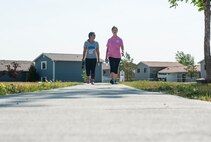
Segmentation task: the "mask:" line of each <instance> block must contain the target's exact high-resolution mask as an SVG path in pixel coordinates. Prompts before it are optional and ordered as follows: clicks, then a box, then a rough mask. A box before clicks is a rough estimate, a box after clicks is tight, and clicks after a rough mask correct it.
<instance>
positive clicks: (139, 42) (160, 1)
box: [0, 0, 204, 63]
mask: <svg viewBox="0 0 211 142" xmlns="http://www.w3.org/2000/svg"><path fill="white" fill-rule="evenodd" d="M113 25H115V26H117V27H118V28H119V33H118V35H119V36H120V37H121V38H122V39H123V41H124V45H125V51H127V52H128V53H129V54H131V56H132V57H133V58H134V62H135V63H138V62H139V61H175V53H176V51H184V52H185V53H189V54H191V55H193V56H194V57H195V61H196V62H198V61H200V60H201V59H203V55H204V54H203V39H204V16H203V12H198V11H197V8H196V7H194V6H193V5H190V4H185V3H181V4H180V5H179V7H178V8H177V9H174V8H171V9H170V8H169V3H168V0H0V59H6V60H9V59H15V60H16V59H17V60H33V59H35V58H36V57H37V56H39V55H40V54H41V53H43V52H44V53H45V52H46V53H76V54H82V48H83V44H84V41H85V40H87V38H88V33H89V32H90V31H94V32H95V33H96V41H98V42H99V45H100V52H101V58H102V59H104V58H105V50H106V46H105V45H106V42H107V40H108V38H110V37H111V35H112V34H111V27H112V26H113Z"/></svg>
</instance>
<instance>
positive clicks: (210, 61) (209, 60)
mask: <svg viewBox="0 0 211 142" xmlns="http://www.w3.org/2000/svg"><path fill="white" fill-rule="evenodd" d="M204 16H205V36H204V60H205V65H206V73H207V77H206V80H207V82H208V83H211V57H210V0H204Z"/></svg>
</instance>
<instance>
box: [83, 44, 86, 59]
mask: <svg viewBox="0 0 211 142" xmlns="http://www.w3.org/2000/svg"><path fill="white" fill-rule="evenodd" d="M86 51H87V48H86V46H85V44H84V50H83V58H82V61H84V58H85V56H86Z"/></svg>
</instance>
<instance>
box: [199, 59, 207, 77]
mask: <svg viewBox="0 0 211 142" xmlns="http://www.w3.org/2000/svg"><path fill="white" fill-rule="evenodd" d="M199 64H200V70H201V78H207V73H206V66H205V61H204V60H202V61H200V62H199Z"/></svg>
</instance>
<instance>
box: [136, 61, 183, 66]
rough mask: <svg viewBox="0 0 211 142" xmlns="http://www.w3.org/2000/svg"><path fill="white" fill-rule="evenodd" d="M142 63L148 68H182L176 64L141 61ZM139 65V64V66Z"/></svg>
mask: <svg viewBox="0 0 211 142" xmlns="http://www.w3.org/2000/svg"><path fill="white" fill-rule="evenodd" d="M140 63H143V64H145V65H147V66H149V67H174V66H183V65H182V64H180V63H178V62H160V61H143V62H140ZM140 63H139V64H140Z"/></svg>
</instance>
